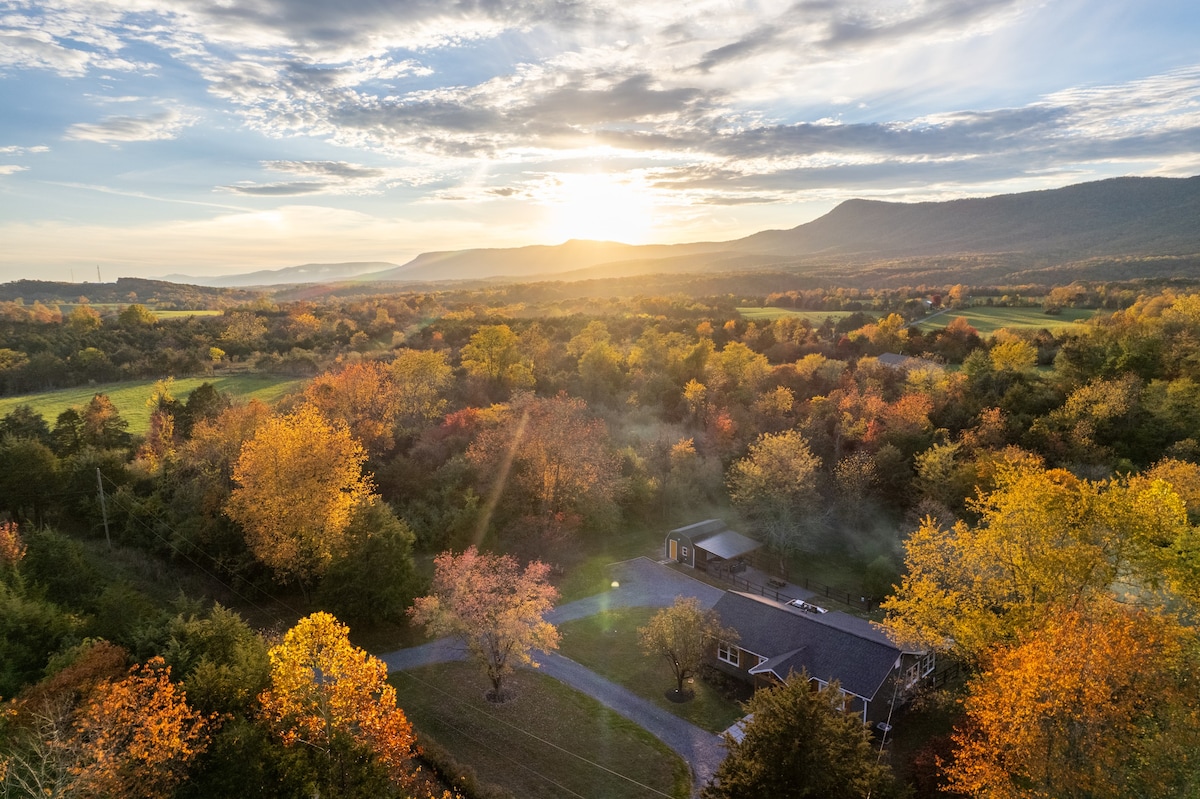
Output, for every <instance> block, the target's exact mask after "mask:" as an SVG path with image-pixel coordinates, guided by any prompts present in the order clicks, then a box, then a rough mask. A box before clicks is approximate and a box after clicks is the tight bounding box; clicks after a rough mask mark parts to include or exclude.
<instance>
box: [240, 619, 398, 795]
mask: <svg viewBox="0 0 1200 799" xmlns="http://www.w3.org/2000/svg"><path fill="white" fill-rule="evenodd" d="M349 634H350V629H349V628H348V627H346V626H345V625H343V624H341V623H340V622H339V621H338V620H337V619H336V618H335V617H334V616H333V615H331V614H329V613H314V614H312V615H311V616H308V617H306V618H303V619H301V620H300V621H298V622H297V623H296V626H295V627H293V628H292V629H290V630H288V631H287V633H286V634H285V635H284V637H283V641H281V642H280V643H279V644H278V645H276V646H274V647H272V648H271V651H270V653H269V656H270V659H271V685H270V687H269V688H268V689H267V690H266V691H264V692H263V693H262V695H261V696H259V704H260V705H261V707H262V716H263V718H264V719H266V721H267V722H268V723H269V724H270V725H271V727H272V729H274V730H275V732H276V733H277V734H278V735H279V736H280V738H281V740H282V741H283V743H284V744H285V745H287V746H296V745H302V746H304V747H307V748H308V749H309V750H311V751H314V752H317V753H319V754H320V755H321V756H322V757H323V758H326V759H327V761H328V763H329V764H330V766H331V768H329V769H328V770H323V771H322V773H323V774H324V777H325V778H327V779H329V780H332V781H334V782H333V783H332V784H334V785H337V784H338V782H339V781H344V780H348V779H354V775H353V774H352V772H353V771H354V770H355V768H356V766H355V764H356V763H361V761H362V760H363V757H364V755H366V757H367V759H368V760H370V761H371V762H372V763H373V764H375V765H378V766H379V767H382V769H383V770H384V771H385V772H386V774H387V775H388V778H389V779H390V781H391V782H392V783H393V784H394V785H411V784H413V783H414V780H415V778H416V767H415V766H414V765H413V762H412V758H413V756H414V755H416V754H417V748H416V739H415V738H414V737H413V732H412V725H411V724H409V722H408V718H407V717H406V716H405V715H404V711H403V710H401V709H400V708H399V707H397V706H396V689H395V688H393V687H392V686H391V685H389V684H388V682H387V666H386V665H384V663H383V661H381V660H379V659H378V658H376V657H372V656H371V655H370V654H368V653H367V652H366V651H365V650H363V649H360V648H358V647H356V646H353V645H352V644H351V643H350V638H349ZM340 787H345V786H344V785H343V786H340Z"/></svg>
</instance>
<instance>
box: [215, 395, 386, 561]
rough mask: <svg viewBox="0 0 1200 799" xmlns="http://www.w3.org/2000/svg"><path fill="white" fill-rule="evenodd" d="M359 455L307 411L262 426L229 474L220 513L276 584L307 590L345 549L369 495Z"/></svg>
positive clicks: (345, 435) (347, 438)
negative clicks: (237, 530)
mask: <svg viewBox="0 0 1200 799" xmlns="http://www.w3.org/2000/svg"><path fill="white" fill-rule="evenodd" d="M365 460H366V453H365V452H364V451H363V448H362V445H361V444H359V443H358V442H357V441H356V440H355V439H354V438H353V437H351V435H350V432H349V431H348V430H347V429H346V428H345V427H344V426H335V425H332V424H330V423H329V422H328V421H326V420H325V418H324V417H323V416H321V414H320V413H319V412H318V411H317V410H316V409H315V408H313V407H311V406H307V405H305V406H301V407H300V408H299V409H298V410H296V411H295V412H294V413H291V414H289V415H287V416H281V417H273V418H271V419H269V420H267V421H265V422H264V423H263V424H262V425H261V426H260V427H259V428H258V430H257V432H256V433H255V434H254V438H253V439H251V440H250V441H247V442H246V443H245V445H243V447H242V451H241V455H239V456H238V460H237V463H236V464H235V465H234V468H233V479H234V482H236V483H237V488H235V489H234V490H233V493H232V494H231V495H230V497H229V501H228V502H227V503H226V504H225V513H226V514H227V515H228V516H229V517H230V518H231V519H233V520H234V521H235V522H237V523H238V524H240V525H241V526H242V529H243V530H244V531H245V534H246V543H247V544H248V545H249V547H250V550H251V551H252V552H253V553H254V555H255V557H257V558H258V559H259V560H261V561H262V562H263V563H265V564H266V565H267V566H268V567H269V568H270V569H271V570H272V571H273V572H274V573H275V576H276V578H277V579H278V580H279V581H281V582H288V581H292V580H298V581H299V582H300V583H301V584H307V582H308V581H310V580H311V579H313V578H314V577H317V576H319V575H320V574H321V573H323V572H324V570H325V569H326V568H327V567H328V566H329V564H330V562H331V561H332V560H333V558H334V556H335V555H337V554H339V553H340V552H341V551H342V550H343V549H344V545H345V540H344V539H345V533H346V528H347V527H348V526H349V524H350V518H351V514H352V512H353V510H354V507H355V506H356V505H358V504H359V503H360V502H362V501H363V500H365V499H366V498H367V497H369V496H370V494H371V483H370V480H369V479H368V478H367V477H365V476H364V475H363V472H362V465H363V462H364V461H365Z"/></svg>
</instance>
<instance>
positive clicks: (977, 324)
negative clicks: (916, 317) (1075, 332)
mask: <svg viewBox="0 0 1200 799" xmlns="http://www.w3.org/2000/svg"><path fill="white" fill-rule="evenodd" d="M1095 313H1096V312H1095V311H1093V310H1090V309H1085V308H1064V309H1063V310H1062V313H1058V314H1053V315H1051V314H1047V313H1044V312H1043V311H1042V309H1041V308H997V307H994V306H987V305H975V306H972V307H970V308H962V309H958V310H953V311H943V312H940V313H937V314H933V315H931V316H930V317H929V318H927V319H925V320H924V321H922V322H919V323H918V324H917V325H915V327H916V328H917V329H919V330H921V331H922V332H928V331H930V330H940V329H941V328H943V327H945V326H946V325H948V324H950V323H951V322H953V321H954V319H955V318H956V317H959V316H965V317H966V318H967V322H968V324H970V325H971V327H973V328H975V329H976V330H978V331H979V335H981V336H990V335H991V334H992V333H995V332H996V331H997V330H1000V329H1001V328H1008V329H1009V330H1019V329H1022V328H1024V329H1028V328H1033V329H1035V330H1041V329H1042V328H1046V329H1047V330H1056V329H1058V328H1062V327H1070V326H1072V325H1079V324H1083V323H1084V322H1086V321H1087V320H1089V319H1091V318H1092V316H1094V315H1095Z"/></svg>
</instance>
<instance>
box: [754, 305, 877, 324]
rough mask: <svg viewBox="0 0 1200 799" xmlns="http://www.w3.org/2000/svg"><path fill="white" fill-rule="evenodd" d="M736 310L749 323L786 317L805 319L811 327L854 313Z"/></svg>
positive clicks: (761, 309) (783, 309) (773, 309)
mask: <svg viewBox="0 0 1200 799" xmlns="http://www.w3.org/2000/svg"><path fill="white" fill-rule="evenodd" d="M737 310H738V313H739V314H741V315H742V318H743V319H749V320H750V321H751V322H771V321H774V320H775V319H782V318H784V317H785V316H788V317H795V318H797V319H807V320H808V323H809V324H811V325H819V324H821V323H822V322H824V321H825V320H826V319H832V320H833V321H835V322H836V321H838V320H839V319H845V318H846V317H847V316H849V315H850V314H852V313H854V312H853V311H804V310H800V311H797V310H795V309H792V308H738V309H737Z"/></svg>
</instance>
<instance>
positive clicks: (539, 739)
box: [396, 671, 673, 799]
mask: <svg viewBox="0 0 1200 799" xmlns="http://www.w3.org/2000/svg"><path fill="white" fill-rule="evenodd" d="M396 673H397V674H403V675H404V676H405V677H407V678H409V679H410V680H413V681H415V682H418V683H420V684H421V685H423V686H425V687H426V688H429V689H430V690H433V691H436V692H437V693H439V694H441V695H442V696H445V697H446V698H448V699H450V700H451V701H452V702H457V703H458V704H460V705H462V706H464V707H466V708H467V709H468V710H471V711H474V712H475V713H478V714H479V715H481V716H485V717H487V718H489V719H491V720H493V721H495V722H498V723H500V724H503V725H504V726H505V727H508V728H510V729H513V730H515V731H517V732H519V733H521V734H522V735H527V736H529V737H530V738H532V739H534V740H535V741H537V742H539V743H542V744H545V745H546V746H549V747H551V748H552V749H557V750H558V751H560V752H562V753H563V754H566V755H570V756H571V757H573V758H576V759H577V760H582V761H583V762H584V763H587V764H588V765H590V766H595V767H596V768H598V769H600V770H601V771H606V772H608V773H609V774H612V775H613V776H614V777H619V778H620V779H623V780H625V781H626V782H629V783H632V784H634V785H636V786H638V787H639V788H643V789H645V790H647V791H649V792H650V793H653V794H656V795H658V796H666V797H668V799H673V797H671V794H669V793H663V792H662V791H660V790H658V789H657V788H655V787H653V786H651V785H646V784H645V783H643V782H638V781H637V780H635V779H634V778H633V777H630V776H627V775H625V774H622V773H621V772H619V771H614V770H612V769H610V768H609V767H608V766H606V765H604V764H603V763H597V762H596V761H594V760H589V759H588V758H586V757H584V756H583V755H581V754H578V753H576V752H572V751H571V750H569V749H564V748H563V747H561V746H559V745H558V744H556V743H554V742H553V741H548V740H546V739H545V738H542V737H541V736H538V735H535V734H534V733H532V732H530V731H529V730H526V729H524V728H522V727H518V726H517V725H515V724H513V723H512V722H510V721H506V720H505V719H502V718H500V717H499V716H494V715H492V714H491V713H488V712H487V711H485V710H482V709H480V708H478V707H476V706H475V705H472V704H471V703H469V702H467V701H465V700H463V699H460V698H459V697H457V696H455V695H454V694H452V693H449V692H448V691H444V690H442V689H441V688H439V687H437V686H436V685H434V684H432V683H430V682H427V681H425V680H422V679H421V678H420V677H417V676H416V675H414V674H412V673H410V672H407V671H397V672H396ZM447 726H450V725H449V724H447ZM547 779H549V778H547Z"/></svg>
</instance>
